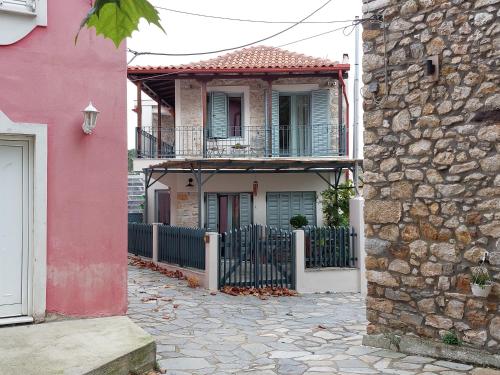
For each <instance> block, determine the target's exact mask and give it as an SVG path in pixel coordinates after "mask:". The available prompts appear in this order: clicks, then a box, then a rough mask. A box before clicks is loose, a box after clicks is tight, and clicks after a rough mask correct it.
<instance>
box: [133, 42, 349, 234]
mask: <svg viewBox="0 0 500 375" xmlns="http://www.w3.org/2000/svg"><path fill="white" fill-rule="evenodd" d="M348 71H349V64H346V63H343V64H339V63H336V62H332V61H330V60H326V59H322V58H315V57H310V56H306V55H303V54H298V53H293V52H289V51H285V50H282V49H279V48H273V47H262V46H257V47H251V48H246V49H242V50H238V51H235V52H231V53H228V54H226V55H223V56H220V57H216V58H213V59H210V60H205V61H200V62H197V63H192V64H185V65H179V66H164V67H161V66H160V67H149V66H143V67H141V66H135V67H129V68H128V78H129V80H130V81H132V82H133V83H135V84H136V86H137V107H136V108H135V110H136V111H137V113H138V116H137V118H138V122H137V128H136V130H137V131H136V147H137V154H138V158H137V159H136V160H135V161H134V169H135V170H137V171H144V173H145V181H146V191H147V193H146V204H145V206H146V221H147V222H149V223H151V222H156V221H160V222H167V221H168V222H167V223H168V224H171V225H177V226H191V227H205V228H207V229H208V230H210V231H218V232H224V231H227V230H229V229H231V228H237V227H240V226H243V225H247V224H252V223H255V224H267V225H271V226H276V227H279V228H284V229H285V228H286V229H288V228H289V227H290V224H289V221H290V218H291V217H292V216H294V215H297V214H302V215H304V216H306V218H307V219H308V221H309V224H311V225H321V224H322V221H323V215H322V208H321V199H320V194H321V192H322V191H324V190H325V189H327V188H328V187H329V186H336V185H337V184H338V183H339V181H340V179H341V178H344V176H345V171H346V170H349V169H351V170H352V169H353V166H354V161H353V160H351V159H350V158H349V157H348V142H347V140H348V133H349V132H348V112H349V110H348V100H347V88H346V82H345V79H346V78H347V73H348ZM143 92H144V93H145V94H147V95H148V96H149V97H150V98H152V99H153V100H155V101H157V103H158V106H157V110H158V111H159V114H160V118H161V111H162V108H167V109H168V113H169V114H170V117H169V119H168V118H165V119H162V121H161V123H156V124H155V123H153V126H151V127H147V126H143V123H142V122H143V120H142V119H143V116H142V100H143V99H142V93H143ZM164 112H165V111H164ZM157 118H158V116H157ZM166 218H168V219H166Z"/></svg>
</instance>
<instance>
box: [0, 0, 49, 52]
mask: <svg viewBox="0 0 500 375" xmlns="http://www.w3.org/2000/svg"><path fill="white" fill-rule="evenodd" d="M47 1H48V0H0V45H9V44H13V43H15V42H17V41H19V40H21V39H22V38H24V37H25V36H26V35H28V34H29V33H30V32H31V31H32V30H33V29H34V28H35V27H37V26H47Z"/></svg>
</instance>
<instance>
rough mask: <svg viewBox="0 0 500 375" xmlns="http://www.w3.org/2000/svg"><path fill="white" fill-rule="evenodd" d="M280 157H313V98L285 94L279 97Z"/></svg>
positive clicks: (305, 95)
mask: <svg viewBox="0 0 500 375" xmlns="http://www.w3.org/2000/svg"><path fill="white" fill-rule="evenodd" d="M279 153H280V156H310V155H311V96H310V94H283V93H280V96H279Z"/></svg>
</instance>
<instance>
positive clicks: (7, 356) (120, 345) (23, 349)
mask: <svg viewBox="0 0 500 375" xmlns="http://www.w3.org/2000/svg"><path fill="white" fill-rule="evenodd" d="M155 362H156V344H155V342H154V340H153V338H152V337H151V335H149V334H148V333H146V332H145V331H144V330H143V329H142V328H140V327H139V326H137V325H136V324H135V323H133V322H132V321H131V320H130V319H129V318H127V317H126V316H114V317H108V318H94V319H72V320H65V321H59V322H52V323H41V324H36V325H34V324H31V325H24V326H14V327H8V328H2V329H0V363H1V364H2V365H1V370H0V372H1V373H2V374H23V375H40V374H43V375H56V374H57V375H59V374H72V375H97V374H116V375H128V374H131V373H134V374H135V373H138V374H141V373H144V372H147V371H149V370H152V369H153V368H154V365H155Z"/></svg>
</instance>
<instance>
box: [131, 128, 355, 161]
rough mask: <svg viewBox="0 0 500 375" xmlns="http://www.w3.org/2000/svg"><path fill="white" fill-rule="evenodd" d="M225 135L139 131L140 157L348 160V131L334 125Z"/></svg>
mask: <svg viewBox="0 0 500 375" xmlns="http://www.w3.org/2000/svg"><path fill="white" fill-rule="evenodd" d="M215 133H217V134H215ZM222 133H223V134H222V135H223V136H220V135H221V132H220V131H217V132H214V131H212V130H211V129H203V128H202V127H200V126H198V127H195V126H182V127H168V128H167V127H165V128H163V127H162V128H159V129H158V128H157V127H142V128H136V149H137V155H138V157H140V158H160V159H161V158H175V157H204V158H265V157H318V156H344V155H345V150H346V147H345V146H346V135H345V133H346V132H345V128H344V127H343V126H340V127H339V126H337V125H332V124H316V125H313V126H311V125H307V126H294V125H280V126H275V127H273V128H272V129H266V128H265V127H264V126H243V127H238V128H235V129H227V131H225V132H222ZM215 135H217V136H215Z"/></svg>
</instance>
